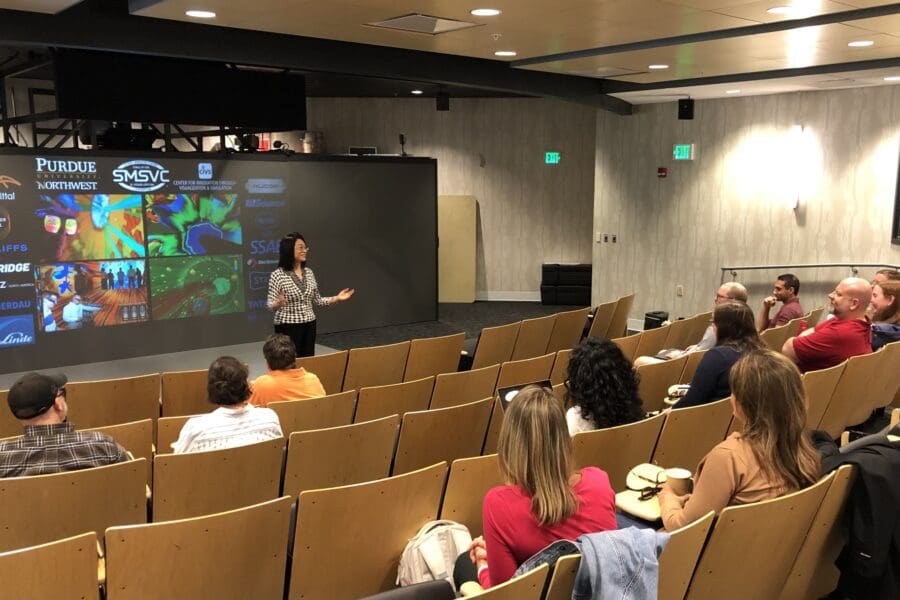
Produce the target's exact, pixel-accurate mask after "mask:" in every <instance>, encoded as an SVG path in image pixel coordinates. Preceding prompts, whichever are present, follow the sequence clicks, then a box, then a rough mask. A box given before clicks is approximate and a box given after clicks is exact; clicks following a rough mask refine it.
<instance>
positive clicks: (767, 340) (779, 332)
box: [759, 325, 791, 352]
mask: <svg viewBox="0 0 900 600" xmlns="http://www.w3.org/2000/svg"><path fill="white" fill-rule="evenodd" d="M790 333H791V332H790V329H788V326H787V325H781V326H779V327H770V328H769V329H766V330H765V331H763V332H762V333H760V334H759V339H761V340H762V341H763V343H764V344H765V345H766V346H767V347H768V348H769V349H770V350H774V351H775V352H781V347H782V346H784V343H785V342H786V341H787V339H788V338H789V337H790Z"/></svg>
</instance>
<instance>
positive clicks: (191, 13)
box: [184, 10, 216, 19]
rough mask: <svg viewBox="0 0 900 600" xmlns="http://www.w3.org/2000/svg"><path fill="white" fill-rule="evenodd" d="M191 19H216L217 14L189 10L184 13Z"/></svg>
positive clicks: (207, 11)
mask: <svg viewBox="0 0 900 600" xmlns="http://www.w3.org/2000/svg"><path fill="white" fill-rule="evenodd" d="M184 14H186V15H187V16H189V17H194V18H195V19H215V18H216V13H214V12H213V11H211V10H187V11H185V12H184Z"/></svg>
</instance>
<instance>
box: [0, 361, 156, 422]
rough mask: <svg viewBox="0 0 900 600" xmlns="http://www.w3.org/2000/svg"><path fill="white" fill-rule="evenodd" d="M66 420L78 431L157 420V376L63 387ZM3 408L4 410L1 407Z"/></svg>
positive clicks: (153, 374) (105, 380) (124, 378)
mask: <svg viewBox="0 0 900 600" xmlns="http://www.w3.org/2000/svg"><path fill="white" fill-rule="evenodd" d="M66 404H68V405H69V416H68V418H69V420H70V421H71V422H72V423H74V424H75V425H76V427H78V429H87V428H89V427H103V426H105V425H118V424H120V423H131V422H132V421H142V420H144V419H151V420H152V421H154V422H155V421H156V420H157V419H158V418H159V373H151V374H150V375H139V376H137V377H123V378H121V379H104V380H101V381H81V382H77V383H68V384H66ZM4 408H5V407H4Z"/></svg>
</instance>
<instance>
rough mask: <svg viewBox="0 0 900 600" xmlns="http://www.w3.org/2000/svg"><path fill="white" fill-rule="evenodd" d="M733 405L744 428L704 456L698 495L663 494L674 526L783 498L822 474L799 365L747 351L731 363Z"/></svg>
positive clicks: (668, 523) (666, 516)
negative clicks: (735, 507)
mask: <svg viewBox="0 0 900 600" xmlns="http://www.w3.org/2000/svg"><path fill="white" fill-rule="evenodd" d="M731 403H732V407H733V410H734V416H735V417H736V418H737V419H739V420H740V421H741V422H742V423H743V424H744V431H743V432H740V433H738V432H736V433H733V434H731V435H730V436H729V437H728V439H726V440H725V441H724V442H721V443H720V444H718V445H717V446H716V447H715V448H713V449H712V450H711V451H710V452H709V454H707V455H706V456H705V457H704V458H703V460H701V461H700V464H699V465H698V466H697V472H696V473H695V475H694V492H693V493H692V494H688V495H684V496H677V495H675V494H674V493H673V492H672V491H671V489H670V488H669V487H668V486H667V485H665V486H663V489H662V491H661V492H660V493H659V505H660V511H661V513H662V519H663V524H664V525H665V528H666V529H667V530H669V531H672V530H675V529H678V528H679V527H682V526H684V525H687V524H688V523H691V522H693V521H696V520H697V519H699V518H700V517H702V516H703V515H705V514H706V513H707V512H709V511H710V510H714V511H716V512H718V511H720V510H722V509H723V508H725V507H727V506H732V505H737V504H749V503H751V502H759V501H761V500H769V499H771V498H777V497H779V496H782V495H784V494H787V493H790V492H794V491H797V490H800V489H802V488H805V487H807V486H809V485H811V484H813V483H815V482H816V481H817V480H818V478H819V472H820V471H819V469H820V459H819V454H818V453H817V452H816V451H815V449H814V448H813V446H812V444H811V442H810V440H809V439H808V437H807V435H806V432H805V426H806V402H805V396H804V391H803V382H802V381H801V379H800V371H798V370H797V367H796V365H794V363H792V362H791V361H790V360H788V359H787V358H786V357H784V356H783V355H781V354H779V353H777V352H773V351H771V350H757V351H754V352H751V353H749V354H747V355H746V356H744V357H743V358H741V359H740V360H739V361H737V362H736V363H735V364H734V366H733V367H732V368H731ZM673 466H675V465H673Z"/></svg>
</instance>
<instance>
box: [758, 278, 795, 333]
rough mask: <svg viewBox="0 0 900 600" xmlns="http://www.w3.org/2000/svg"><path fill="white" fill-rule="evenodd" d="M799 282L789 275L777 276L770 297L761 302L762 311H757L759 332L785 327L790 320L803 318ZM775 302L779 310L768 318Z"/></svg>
mask: <svg viewBox="0 0 900 600" xmlns="http://www.w3.org/2000/svg"><path fill="white" fill-rule="evenodd" d="M799 293H800V280H799V279H797V277H796V276H794V275H793V274H791V273H785V274H784V275H779V276H778V279H776V280H775V289H773V290H772V295H771V296H768V297H767V298H766V299H765V300H763V305H762V310H761V311H759V330H760V332H762V331H765V330H766V329H769V328H770V327H778V326H779V325H785V324H787V322H788V321H790V320H791V319H796V318H797V317H802V316H803V308H802V307H801V306H800V298H799V297H798V294H799ZM776 302H781V303H782V304H781V308H779V309H778V312H777V313H775V316H774V317H772V318H771V319H770V318H769V311H770V310H772V307H773V306H775V303H776Z"/></svg>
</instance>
